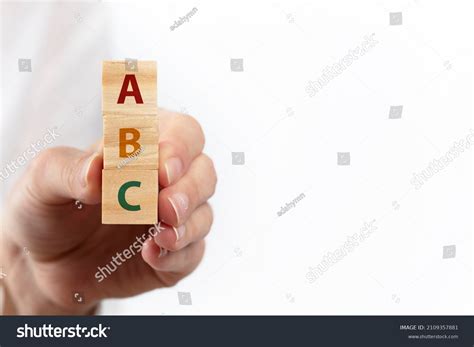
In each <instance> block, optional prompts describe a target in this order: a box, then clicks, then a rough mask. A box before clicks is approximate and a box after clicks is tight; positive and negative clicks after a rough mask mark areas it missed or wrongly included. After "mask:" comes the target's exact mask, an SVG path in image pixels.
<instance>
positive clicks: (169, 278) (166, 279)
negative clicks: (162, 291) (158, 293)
mask: <svg viewBox="0 0 474 347" xmlns="http://www.w3.org/2000/svg"><path fill="white" fill-rule="evenodd" d="M160 277H161V278H160V279H161V283H162V285H163V287H165V288H171V287H174V286H175V285H176V284H178V282H179V281H180V280H181V276H178V275H177V274H175V273H169V272H167V273H163V274H162V275H161V276H160Z"/></svg>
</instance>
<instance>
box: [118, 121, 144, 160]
mask: <svg viewBox="0 0 474 347" xmlns="http://www.w3.org/2000/svg"><path fill="white" fill-rule="evenodd" d="M127 134H132V138H131V139H127ZM139 139H140V132H139V131H138V130H137V129H135V128H123V129H120V140H119V141H120V142H119V147H120V157H121V158H127V157H129V156H131V155H134V154H135V152H136V151H138V150H139V149H140V144H139V143H138V140H139ZM127 145H132V146H133V151H132V152H130V153H127Z"/></svg>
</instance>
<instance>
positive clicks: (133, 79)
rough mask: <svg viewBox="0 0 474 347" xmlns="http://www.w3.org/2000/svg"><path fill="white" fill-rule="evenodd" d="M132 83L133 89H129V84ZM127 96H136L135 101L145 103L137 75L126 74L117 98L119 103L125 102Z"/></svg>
mask: <svg viewBox="0 0 474 347" xmlns="http://www.w3.org/2000/svg"><path fill="white" fill-rule="evenodd" d="M129 83H130V84H131V85H132V90H131V91H128V84H129ZM127 96H133V97H135V102H136V103H137V104H143V99H142V95H141V94H140V89H139V88H138V83H137V79H136V77H135V75H125V78H124V79H123V84H122V90H121V91H120V95H119V98H118V100H117V104H123V103H125V98H126V97H127Z"/></svg>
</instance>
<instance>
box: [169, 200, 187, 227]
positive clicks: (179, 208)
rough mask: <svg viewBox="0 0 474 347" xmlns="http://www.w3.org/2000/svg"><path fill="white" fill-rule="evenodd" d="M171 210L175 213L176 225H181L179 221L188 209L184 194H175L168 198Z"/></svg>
mask: <svg viewBox="0 0 474 347" xmlns="http://www.w3.org/2000/svg"><path fill="white" fill-rule="evenodd" d="M168 200H169V202H170V204H171V206H173V210H174V212H175V213H176V218H177V222H178V224H181V223H180V221H181V219H182V218H183V216H184V214H185V213H186V211H187V210H188V208H189V198H188V196H187V195H186V194H184V193H175V194H173V195H171V196H170V197H169V198H168Z"/></svg>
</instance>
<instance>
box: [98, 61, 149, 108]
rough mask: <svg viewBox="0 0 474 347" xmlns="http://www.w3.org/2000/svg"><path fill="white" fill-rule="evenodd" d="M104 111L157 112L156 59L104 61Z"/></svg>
mask: <svg viewBox="0 0 474 347" xmlns="http://www.w3.org/2000/svg"><path fill="white" fill-rule="evenodd" d="M102 112H103V114H120V115H145V114H148V115H156V113H157V102H156V62H154V61H140V60H138V61H133V62H132V63H130V61H125V60H114V61H104V62H103V64H102Z"/></svg>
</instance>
